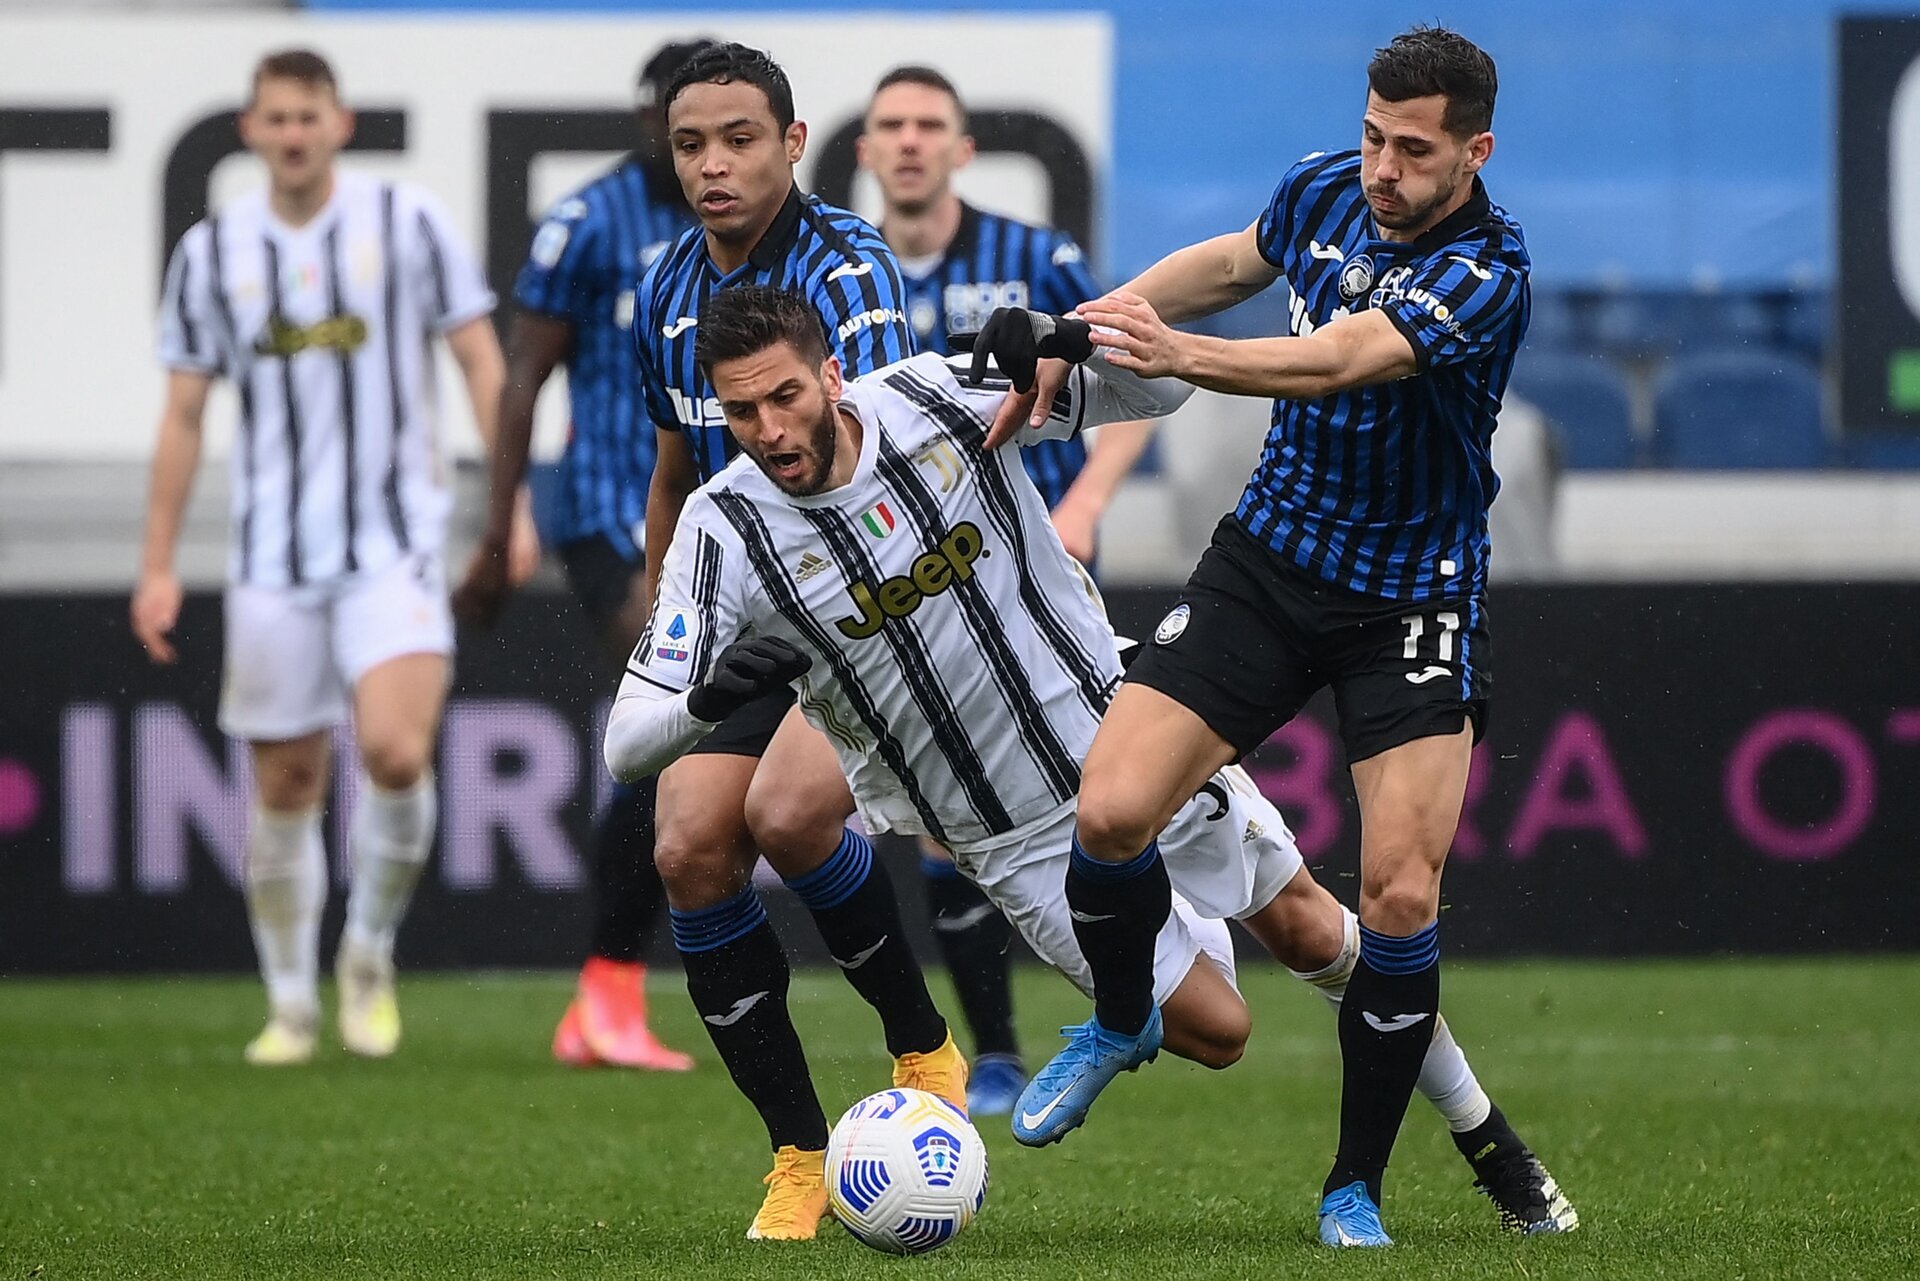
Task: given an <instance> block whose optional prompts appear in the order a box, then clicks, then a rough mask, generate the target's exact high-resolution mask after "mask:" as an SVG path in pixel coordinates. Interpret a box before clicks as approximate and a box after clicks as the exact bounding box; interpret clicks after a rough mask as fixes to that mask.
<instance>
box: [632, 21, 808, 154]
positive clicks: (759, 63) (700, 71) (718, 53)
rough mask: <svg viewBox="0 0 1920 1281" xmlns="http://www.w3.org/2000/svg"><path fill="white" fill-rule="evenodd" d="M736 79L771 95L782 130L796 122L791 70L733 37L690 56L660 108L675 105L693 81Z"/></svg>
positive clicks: (768, 98)
mask: <svg viewBox="0 0 1920 1281" xmlns="http://www.w3.org/2000/svg"><path fill="white" fill-rule="evenodd" d="M735 82H738V83H740V84H750V85H757V86H759V88H760V92H762V93H764V94H766V95H767V105H769V106H770V107H772V108H773V120H774V123H775V124H777V125H779V126H780V132H782V133H785V132H786V131H787V126H788V125H790V124H792V123H793V86H792V85H791V84H789V83H788V81H787V73H786V72H784V71H782V70H781V69H780V64H779V63H777V62H775V61H774V60H773V58H772V57H771V56H769V55H768V54H765V53H762V52H761V51H760V50H758V49H749V48H748V47H747V46H745V45H743V44H735V43H734V42H732V41H728V42H727V43H726V44H716V45H710V46H708V47H707V48H706V49H703V50H701V51H700V52H699V53H697V54H695V55H694V56H693V57H691V58H689V59H687V62H686V65H685V66H683V67H681V68H680V70H679V71H678V72H676V73H675V75H674V77H673V79H672V80H671V81H669V82H668V84H667V94H666V97H664V98H662V99H661V100H660V109H661V110H662V111H665V110H667V109H668V108H670V107H672V106H673V100H674V99H675V98H678V97H679V96H680V95H681V94H682V93H683V92H685V90H686V89H687V87H688V86H689V85H702V84H722V85H725V84H733V83H735Z"/></svg>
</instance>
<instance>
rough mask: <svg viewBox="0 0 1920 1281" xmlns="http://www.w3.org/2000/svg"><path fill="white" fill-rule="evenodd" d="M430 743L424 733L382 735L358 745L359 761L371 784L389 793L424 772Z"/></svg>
mask: <svg viewBox="0 0 1920 1281" xmlns="http://www.w3.org/2000/svg"><path fill="white" fill-rule="evenodd" d="M432 755H433V745H432V743H431V741H430V740H428V739H427V738H425V737H424V736H419V735H408V734H382V735H379V736H377V737H373V738H368V739H366V740H364V741H362V742H361V744H360V764H361V765H362V766H363V767H364V768H365V769H366V771H367V777H368V778H369V779H371V780H373V785H374V786H375V787H378V788H382V789H384V790H385V791H389V792H404V791H406V790H407V789H408V788H410V787H412V786H413V785H414V784H415V783H418V782H419V781H420V779H421V777H422V776H423V775H425V774H426V772H427V765H428V763H429V761H430V760H431V758H432Z"/></svg>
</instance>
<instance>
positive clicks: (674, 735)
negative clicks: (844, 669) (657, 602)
mask: <svg viewBox="0 0 1920 1281" xmlns="http://www.w3.org/2000/svg"><path fill="white" fill-rule="evenodd" d="M656 621H657V620H656ZM654 630H655V629H654V627H653V626H652V625H651V624H649V626H648V628H647V631H648V633H649V634H653V633H654ZM641 657H642V656H641V655H638V654H636V655H635V658H636V660H638V659H639V658H641ZM811 666H813V660H811V659H809V658H808V657H807V656H806V655H805V654H802V653H801V652H800V651H799V650H797V649H795V648H794V647H793V646H791V645H789V644H788V643H787V642H786V641H783V640H781V639H780V638H779V637H778V636H749V637H745V638H743V639H741V640H736V641H734V642H733V643H732V644H731V645H728V646H727V647H726V648H725V649H723V650H721V651H720V657H719V658H717V659H715V660H714V664H713V671H712V672H711V673H710V674H709V675H708V676H707V679H706V680H704V681H702V682H700V683H699V684H698V685H695V686H694V687H693V688H692V689H689V690H684V691H682V692H680V693H678V694H675V693H672V692H670V690H669V689H668V687H667V686H666V685H664V684H662V683H660V682H659V681H657V680H654V679H653V678H652V677H650V676H648V675H647V674H646V673H645V672H643V671H641V670H640V668H639V667H638V666H637V665H634V664H629V665H628V667H627V674H626V676H625V677H624V678H623V679H622V680H621V682H620V692H619V693H618V694H616V695H615V696H614V700H613V711H612V712H611V713H610V714H609V715H608V716H607V738H606V744H605V749H604V750H605V753H606V758H607V769H608V770H609V771H610V772H611V773H612V774H613V776H614V777H615V778H617V779H619V780H620V781H621V782H623V783H627V782H632V781H633V780H634V779H636V778H643V777H645V776H646V775H648V774H657V773H659V772H660V771H661V770H663V769H665V768H666V767H667V766H669V765H671V764H673V763H674V762H675V761H677V760H679V759H680V758H681V757H682V756H685V755H686V754H687V753H688V752H689V751H690V750H692V748H693V745H694V744H695V743H698V742H699V741H700V740H701V739H703V738H705V737H706V736H707V735H708V734H711V733H712V732H713V731H714V729H715V727H716V726H718V725H719V724H720V722H721V721H724V720H725V719H727V717H729V716H731V715H733V714H734V713H735V712H737V711H739V710H740V709H741V708H742V707H745V706H746V705H747V704H748V703H751V702H752V701H753V700H754V699H756V698H760V697H761V696H763V695H765V694H768V693H771V692H772V691H773V690H775V689H777V688H779V687H780V686H782V685H785V684H788V683H789V682H791V681H794V680H797V679H798V678H799V677H800V676H802V675H804V674H805V673H806V671H807V669H808V668H809V667H811Z"/></svg>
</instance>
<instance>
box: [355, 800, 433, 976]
mask: <svg viewBox="0 0 1920 1281" xmlns="http://www.w3.org/2000/svg"><path fill="white" fill-rule="evenodd" d="M438 817H439V802H438V799H437V797H436V796H435V794H434V790H433V775H432V774H431V773H427V774H422V775H421V776H420V781H419V782H417V783H415V784H414V785H413V786H412V787H409V788H407V789H406V790H405V791H401V792H389V791H387V790H385V789H384V788H380V787H375V786H374V785H373V784H372V783H371V782H367V783H364V784H363V786H362V789H361V792H360V808H359V811H358V812H357V813H355V815H354V816H353V834H352V842H353V888H352V889H351V891H349V893H348V894H347V928H346V933H345V936H344V937H345V941H346V942H347V943H349V944H351V945H353V946H354V947H355V948H357V949H359V950H361V951H365V952H371V953H373V954H374V955H375V956H376V957H378V958H379V959H381V960H386V961H390V960H391V959H392V958H393V937H394V935H395V934H396V933H398V932H399V930H400V920H401V918H402V917H404V916H405V915H406V914H407V903H408V902H409V901H410V900H411V899H412V898H413V887H414V886H415V885H417V884H418V883H419V881H420V869H421V868H423V867H425V866H426V862H427V852H428V851H429V850H430V849H432V847H433V825H434V822H435V821H436V819H437V818H438Z"/></svg>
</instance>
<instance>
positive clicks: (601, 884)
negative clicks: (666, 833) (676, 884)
mask: <svg viewBox="0 0 1920 1281" xmlns="http://www.w3.org/2000/svg"><path fill="white" fill-rule="evenodd" d="M658 790H659V789H658V785H657V782H656V780H655V779H654V778H652V777H648V778H646V779H645V780H643V781H641V782H638V783H633V784H630V785H623V786H621V787H620V788H618V789H616V790H615V791H614V794H613V799H612V801H610V802H609V803H608V805H607V812H606V813H605V814H602V815H601V816H600V824H599V826H598V827H597V828H596V829H595V830H594V834H593V840H594V850H593V911H594V915H593V943H592V952H591V953H590V954H591V955H593V956H603V957H605V958H606V959H608V960H609V961H644V960H646V959H647V949H648V948H650V947H651V946H652V945H653V931H654V929H655V928H656V926H657V924H658V922H659V920H660V909H661V907H662V906H663V905H664V904H665V903H666V901H667V891H666V887H665V886H663V885H662V884H661V883H660V872H659V869H657V868H656V867H654V865H653V802H654V796H655V795H656V793H657V792H658Z"/></svg>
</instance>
